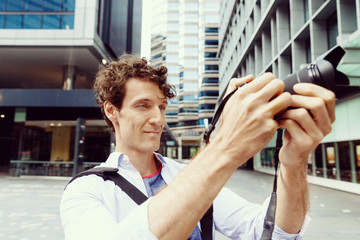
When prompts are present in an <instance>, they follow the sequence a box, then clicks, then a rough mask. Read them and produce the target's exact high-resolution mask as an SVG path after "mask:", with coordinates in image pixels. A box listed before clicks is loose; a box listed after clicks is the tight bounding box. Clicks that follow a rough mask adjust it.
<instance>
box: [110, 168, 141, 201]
mask: <svg viewBox="0 0 360 240" xmlns="http://www.w3.org/2000/svg"><path fill="white" fill-rule="evenodd" d="M106 176H107V177H108V178H109V179H110V180H112V181H113V182H114V183H115V184H116V185H118V186H119V187H120V188H121V190H123V191H124V192H125V193H126V194H127V195H128V196H129V197H131V199H132V200H134V202H136V203H137V204H138V205H140V204H142V203H143V202H145V201H146V200H147V199H148V197H147V196H146V195H145V194H143V193H142V192H141V191H140V190H139V189H138V188H136V187H135V186H134V185H132V184H131V183H130V182H129V181H128V180H126V179H125V178H124V177H123V176H121V175H120V174H118V173H117V172H115V173H113V172H107V174H106Z"/></svg>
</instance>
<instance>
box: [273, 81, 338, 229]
mask: <svg viewBox="0 0 360 240" xmlns="http://www.w3.org/2000/svg"><path fill="white" fill-rule="evenodd" d="M294 90H295V92H296V93H297V94H296V95H292V96H291V107H292V108H290V109H288V110H286V111H285V112H283V113H282V114H280V115H279V116H278V119H279V120H278V122H279V127H283V128H285V129H286V131H285V135H284V145H283V146H282V148H281V149H280V153H279V158H280V162H281V165H280V176H279V181H278V201H277V212H276V220H275V221H276V223H277V225H278V226H280V228H281V229H283V230H284V231H287V232H289V233H297V232H299V230H300V228H301V226H302V225H303V221H304V218H305V215H306V212H307V210H308V204H309V203H308V202H309V197H308V186H307V180H306V171H305V169H306V164H307V158H308V156H309V154H310V153H311V152H313V151H314V150H315V148H316V147H317V145H318V144H319V143H320V141H321V140H322V139H323V138H324V136H326V135H327V134H328V133H329V132H330V131H331V123H332V122H334V121H335V95H334V93H333V92H331V91H329V90H327V89H325V88H322V87H320V86H317V85H314V84H307V83H300V84H296V85H295V86H294Z"/></svg>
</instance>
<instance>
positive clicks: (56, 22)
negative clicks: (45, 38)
mask: <svg viewBox="0 0 360 240" xmlns="http://www.w3.org/2000/svg"><path fill="white" fill-rule="evenodd" d="M42 28H43V29H59V28H60V16H59V15H44V17H43V25H42Z"/></svg>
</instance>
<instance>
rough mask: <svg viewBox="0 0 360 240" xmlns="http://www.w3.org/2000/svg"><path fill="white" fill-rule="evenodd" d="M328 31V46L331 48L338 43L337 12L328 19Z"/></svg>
mask: <svg viewBox="0 0 360 240" xmlns="http://www.w3.org/2000/svg"><path fill="white" fill-rule="evenodd" d="M327 31H328V47H329V49H330V48H332V47H334V46H335V45H336V37H337V36H338V26H337V16H336V12H335V13H334V14H333V15H331V17H329V18H328V20H327Z"/></svg>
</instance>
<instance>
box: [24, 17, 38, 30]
mask: <svg viewBox="0 0 360 240" xmlns="http://www.w3.org/2000/svg"><path fill="white" fill-rule="evenodd" d="M24 28H25V29H40V28H41V15H25V16H24Z"/></svg>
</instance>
